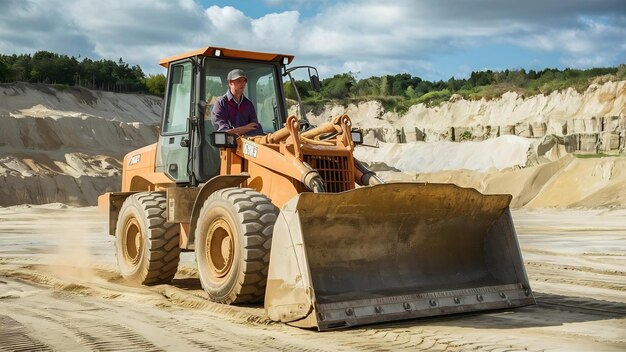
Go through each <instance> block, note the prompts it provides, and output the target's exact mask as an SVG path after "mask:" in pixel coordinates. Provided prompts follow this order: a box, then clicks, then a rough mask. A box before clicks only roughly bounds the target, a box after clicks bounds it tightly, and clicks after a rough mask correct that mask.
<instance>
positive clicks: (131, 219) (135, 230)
mask: <svg viewBox="0 0 626 352" xmlns="http://www.w3.org/2000/svg"><path fill="white" fill-rule="evenodd" d="M165 203H166V198H165V195H164V193H162V192H142V193H136V194H133V195H131V196H129V197H128V198H126V200H125V201H124V204H122V208H121V209H120V213H119V216H118V221H117V226H116V228H115V247H116V254H117V264H118V266H119V268H120V272H121V274H122V276H123V277H124V278H125V279H126V280H128V281H132V282H135V283H139V284H143V285H156V284H163V283H169V282H170V281H172V279H173V278H174V275H176V270H177V269H178V261H179V258H180V248H179V244H178V236H179V234H178V226H176V225H175V224H168V223H166V222H165V220H166V219H165V209H166V207H165Z"/></svg>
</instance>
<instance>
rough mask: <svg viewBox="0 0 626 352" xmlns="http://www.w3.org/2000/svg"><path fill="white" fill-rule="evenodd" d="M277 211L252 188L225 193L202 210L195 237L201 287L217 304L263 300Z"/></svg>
mask: <svg viewBox="0 0 626 352" xmlns="http://www.w3.org/2000/svg"><path fill="white" fill-rule="evenodd" d="M277 216H278V208H277V207H276V206H275V205H274V204H272V202H271V201H270V199H269V198H267V197H266V196H265V195H263V194H261V193H259V192H257V191H255V190H253V189H249V188H226V189H223V190H219V191H217V192H215V193H213V194H212V195H211V196H210V197H209V198H208V199H207V200H206V201H205V202H204V205H203V206H202V209H201V210H200V216H199V218H198V224H197V227H196V232H195V251H196V261H197V262H198V272H199V276H200V282H201V283H202V288H203V289H204V291H205V292H206V293H207V294H208V295H209V298H210V299H211V300H213V301H215V302H219V303H225V304H231V303H254V302H259V301H261V300H262V299H263V297H264V295H265V286H266V282H267V270H268V267H269V259H270V255H269V254H270V247H271V242H272V232H273V231H274V223H275V222H276V217H277Z"/></svg>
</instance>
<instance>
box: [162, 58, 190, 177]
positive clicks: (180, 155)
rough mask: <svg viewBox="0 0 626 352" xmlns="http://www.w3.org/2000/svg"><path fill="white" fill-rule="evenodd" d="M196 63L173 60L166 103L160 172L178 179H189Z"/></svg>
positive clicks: (168, 79)
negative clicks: (189, 129)
mask: <svg viewBox="0 0 626 352" xmlns="http://www.w3.org/2000/svg"><path fill="white" fill-rule="evenodd" d="M193 78H194V75H193V65H192V62H191V61H190V60H186V61H181V62H176V63H171V64H170V66H169V70H168V78H167V90H166V94H165V96H166V102H165V108H164V109H163V122H162V126H161V133H160V136H159V141H158V150H157V160H156V171H157V172H164V173H165V174H166V175H167V176H169V177H170V178H171V179H172V180H174V181H176V182H189V172H188V170H187V164H188V160H189V148H188V147H187V145H188V144H189V131H188V128H189V126H188V120H189V118H190V116H191V112H192V99H191V98H192V96H193V94H194V92H193V89H194V85H193Z"/></svg>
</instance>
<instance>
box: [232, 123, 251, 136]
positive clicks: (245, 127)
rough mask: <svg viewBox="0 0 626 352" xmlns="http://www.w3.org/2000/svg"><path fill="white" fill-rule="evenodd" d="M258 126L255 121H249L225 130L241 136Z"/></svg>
mask: <svg viewBox="0 0 626 352" xmlns="http://www.w3.org/2000/svg"><path fill="white" fill-rule="evenodd" d="M258 128H259V124H258V123H256V122H250V123H249V124H247V125H243V126H239V127H235V128H232V129H230V130H226V132H228V133H230V134H234V135H236V136H243V135H245V134H246V133H250V132H252V131H256V130H257V129H258Z"/></svg>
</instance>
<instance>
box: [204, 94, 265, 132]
mask: <svg viewBox="0 0 626 352" xmlns="http://www.w3.org/2000/svg"><path fill="white" fill-rule="evenodd" d="M211 115H212V116H211V117H212V122H213V128H215V130H216V131H226V130H230V129H231V128H235V127H241V126H244V125H247V124H249V123H250V122H256V123H257V124H258V125H259V128H257V129H256V130H254V131H252V132H250V133H247V134H248V135H253V136H254V135H259V134H263V128H262V127H261V124H260V123H259V121H258V119H257V116H256V111H254V105H253V104H252V102H251V101H250V99H248V98H246V97H245V96H243V95H242V96H241V102H240V103H239V104H237V102H236V101H235V97H233V95H232V94H231V93H230V90H228V92H226V94H224V96H223V97H221V98H220V99H218V100H217V101H216V102H215V106H214V107H213V110H212V112H211Z"/></svg>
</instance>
